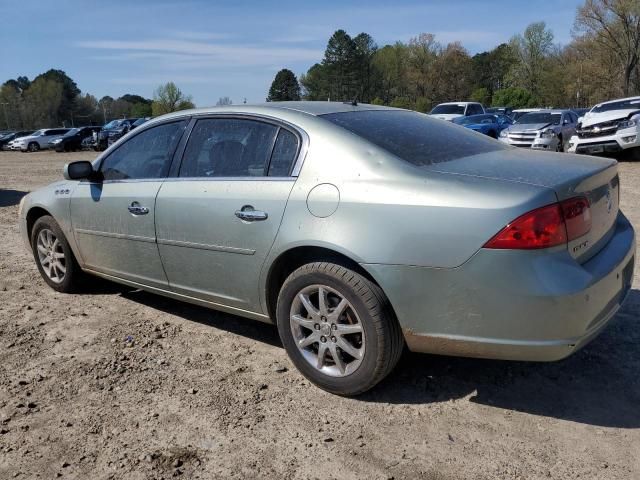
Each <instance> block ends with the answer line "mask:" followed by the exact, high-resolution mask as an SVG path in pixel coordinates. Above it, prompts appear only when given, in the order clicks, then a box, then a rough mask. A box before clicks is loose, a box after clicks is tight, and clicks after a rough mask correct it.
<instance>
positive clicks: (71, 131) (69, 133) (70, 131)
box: [64, 128, 80, 137]
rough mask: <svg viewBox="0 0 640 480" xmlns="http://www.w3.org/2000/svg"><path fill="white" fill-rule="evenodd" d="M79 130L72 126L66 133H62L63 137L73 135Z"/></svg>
mask: <svg viewBox="0 0 640 480" xmlns="http://www.w3.org/2000/svg"><path fill="white" fill-rule="evenodd" d="M79 131H80V129H79V128H72V129H71V130H69V131H68V132H67V133H65V134H64V136H65V137H73V136H74V135H75V134H76V133H78V132H79Z"/></svg>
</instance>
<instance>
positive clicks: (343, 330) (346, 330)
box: [336, 323, 362, 335]
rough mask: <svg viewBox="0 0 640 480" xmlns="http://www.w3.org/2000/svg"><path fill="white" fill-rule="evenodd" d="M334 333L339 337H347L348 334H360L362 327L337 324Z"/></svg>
mask: <svg viewBox="0 0 640 480" xmlns="http://www.w3.org/2000/svg"><path fill="white" fill-rule="evenodd" d="M336 327H337V328H336V332H337V333H338V334H340V335H349V334H350V333H362V325H360V324H359V323H355V324H353V325H352V324H350V323H337V324H336Z"/></svg>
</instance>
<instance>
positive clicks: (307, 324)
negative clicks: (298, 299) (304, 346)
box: [291, 315, 316, 330]
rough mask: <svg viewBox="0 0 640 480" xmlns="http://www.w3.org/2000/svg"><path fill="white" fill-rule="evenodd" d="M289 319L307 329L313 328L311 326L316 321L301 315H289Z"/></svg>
mask: <svg viewBox="0 0 640 480" xmlns="http://www.w3.org/2000/svg"><path fill="white" fill-rule="evenodd" d="M291 321H292V322H293V323H296V324H298V325H300V326H301V327H304V328H307V329H309V330H313V326H314V325H315V323H316V322H315V321H314V320H309V319H308V318H304V317H303V316H302V315H293V316H292V317H291Z"/></svg>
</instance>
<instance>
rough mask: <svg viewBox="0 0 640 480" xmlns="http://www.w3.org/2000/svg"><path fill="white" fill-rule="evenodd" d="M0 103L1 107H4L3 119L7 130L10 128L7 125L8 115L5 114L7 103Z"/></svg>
mask: <svg viewBox="0 0 640 480" xmlns="http://www.w3.org/2000/svg"><path fill="white" fill-rule="evenodd" d="M0 105H2V107H3V108H4V121H5V122H6V124H7V130H11V127H9V117H8V116H7V105H9V103H7V102H4V103H0Z"/></svg>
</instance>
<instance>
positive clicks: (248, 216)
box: [236, 205, 269, 222]
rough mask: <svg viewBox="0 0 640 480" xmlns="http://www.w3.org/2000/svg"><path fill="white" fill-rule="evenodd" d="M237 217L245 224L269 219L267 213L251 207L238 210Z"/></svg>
mask: <svg viewBox="0 0 640 480" xmlns="http://www.w3.org/2000/svg"><path fill="white" fill-rule="evenodd" d="M236 217H238V218H239V219H240V220H244V221H245V222H260V221H262V220H266V219H267V218H269V215H268V214H267V212H261V211H260V210H256V209H254V208H253V206H251V205H245V206H244V207H242V208H241V209H240V210H236Z"/></svg>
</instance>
